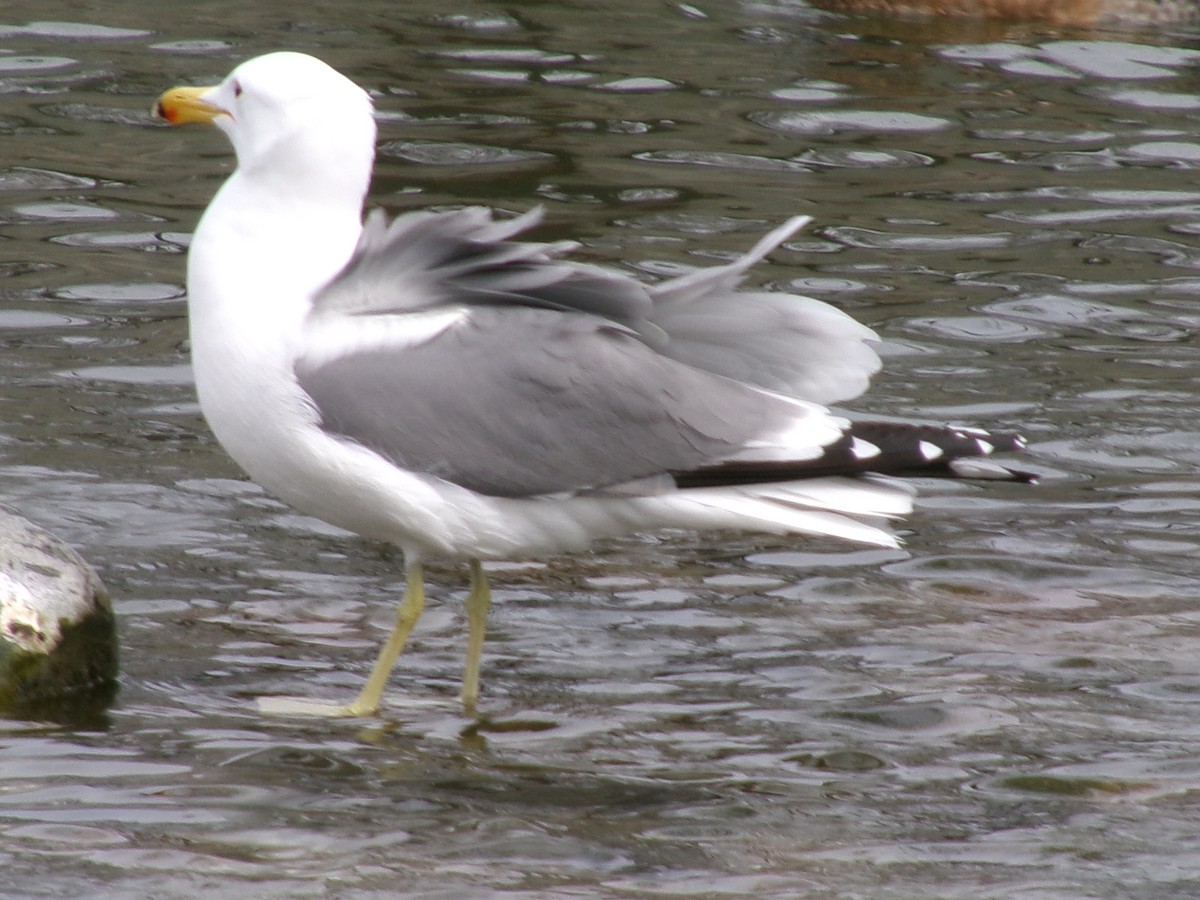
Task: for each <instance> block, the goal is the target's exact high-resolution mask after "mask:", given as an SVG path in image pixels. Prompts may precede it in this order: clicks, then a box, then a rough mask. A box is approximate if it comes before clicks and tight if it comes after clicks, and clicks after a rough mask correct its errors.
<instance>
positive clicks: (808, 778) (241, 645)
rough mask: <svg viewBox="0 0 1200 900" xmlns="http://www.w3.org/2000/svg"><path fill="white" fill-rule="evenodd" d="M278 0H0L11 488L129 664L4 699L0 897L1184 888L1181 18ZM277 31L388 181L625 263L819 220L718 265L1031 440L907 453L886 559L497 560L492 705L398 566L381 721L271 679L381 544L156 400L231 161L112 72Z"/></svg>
mask: <svg viewBox="0 0 1200 900" xmlns="http://www.w3.org/2000/svg"><path fill="white" fill-rule="evenodd" d="M302 6H305V5H302V4H297V5H294V6H288V7H284V6H282V5H280V4H257V5H256V4H233V3H219V2H203V0H200V2H196V3H193V4H189V5H188V6H186V7H183V6H180V7H178V8H174V7H172V8H171V9H170V10H166V9H164V8H163V7H162V5H161V4H158V3H149V2H129V0H127V2H112V3H106V4H104V5H103V13H102V14H101V13H100V12H98V11H97V12H95V13H94V14H92V13H89V15H88V17H87V18H86V19H85V20H83V21H80V17H81V16H82V15H83V13H82V12H80V9H79V7H77V6H76V5H74V4H65V3H46V2H38V3H32V2H12V3H7V4H5V6H4V9H3V12H0V16H3V18H4V21H3V23H0V140H2V141H3V145H2V146H3V147H4V148H5V153H4V156H3V159H2V160H0V225H2V227H0V238H2V240H0V274H2V275H3V281H0V341H2V342H3V353H2V354H0V410H3V416H2V418H0V422H2V425H0V488H2V494H0V496H2V497H3V499H4V500H5V501H6V502H8V503H10V504H12V505H13V506H15V507H16V508H18V509H20V510H21V511H22V512H23V513H24V514H25V515H27V516H29V517H31V518H33V519H35V520H37V521H38V522H40V523H42V524H45V525H47V526H49V527H51V528H53V529H54V530H56V531H57V532H58V533H59V534H60V535H62V536H63V537H65V538H67V539H68V540H70V541H71V542H72V543H73V544H75V545H76V546H77V547H79V548H80V549H81V550H82V551H83V552H84V554H85V555H86V556H87V557H88V558H89V559H91V560H92V561H93V563H94V564H95V565H96V566H97V568H98V569H99V570H100V572H101V574H102V575H103V577H104V578H105V580H106V581H107V583H108V585H109V586H110V588H111V589H112V592H113V595H114V597H115V601H116V606H117V610H118V613H119V615H120V619H121V630H122V642H123V654H124V655H123V668H124V673H123V681H122V689H121V692H120V694H119V696H118V698H117V700H116V703H115V704H114V705H113V707H112V708H111V709H109V710H108V711H107V712H103V711H97V712H96V713H95V714H93V715H91V716H84V717H82V718H79V719H71V720H68V721H65V722H62V721H60V722H44V723H39V722H22V721H9V722H7V723H4V724H2V725H0V887H3V888H4V891H5V893H6V894H7V895H12V896H28V895H45V896H68V895H72V894H74V895H78V896H92V895H95V894H97V893H101V894H103V895H104V896H111V897H145V896H151V895H153V896H155V897H184V896H186V897H192V896H200V895H204V896H232V895H235V894H236V895H239V896H254V897H296V896H313V895H320V896H360V895H363V896H367V895H372V894H376V895H380V896H383V895H388V896H395V895H398V894H399V895H410V896H420V897H462V896H472V897H477V896H478V897H481V896H499V895H512V896H526V897H562V896H608V897H662V896H706V897H708V896H711V897H719V896H742V895H746V894H755V895H758V896H763V897H780V898H784V897H795V896H839V897H896V898H900V897H913V896H926V897H961V896H966V895H971V896H977V897H995V898H1011V897H1084V896H1086V897H1140V898H1145V897H1151V898H1153V897H1182V896H1191V895H1194V894H1195V893H1196V892H1198V891H1200V809H1198V808H1197V806H1196V798H1197V796H1200V795H1198V793H1197V789H1198V788H1200V754H1197V750H1196V748H1197V739H1198V737H1200V734H1198V732H1200V653H1198V652H1197V648H1198V647H1200V634H1198V632H1197V625H1198V624H1200V622H1198V620H1200V603H1198V602H1197V575H1198V574H1200V571H1198V570H1200V563H1197V561H1196V547H1197V532H1198V523H1200V480H1198V479H1197V467H1198V466H1200V429H1198V428H1197V425H1196V419H1195V410H1196V406H1197V401H1196V393H1197V375H1196V371H1197V364H1198V363H1200V351H1198V349H1197V344H1196V331H1197V329H1198V328H1200V312H1198V308H1197V306H1196V304H1195V301H1194V300H1193V296H1194V295H1195V293H1196V292H1197V289H1198V288H1200V274H1198V273H1197V268H1198V267H1200V251H1198V250H1197V247H1198V246H1200V238H1198V233H1200V185H1198V184H1197V179H1196V169H1197V168H1198V167H1200V139H1198V138H1197V137H1196V132H1197V127H1196V125H1197V117H1198V116H1200V95H1197V93H1196V92H1195V88H1196V84H1197V77H1196V72H1197V70H1198V67H1200V52H1198V51H1196V50H1194V49H1192V47H1193V46H1195V45H1196V44H1197V37H1198V36H1200V34H1198V33H1197V32H1194V31H1190V32H1189V31H1182V30H1180V31H1170V30H1162V29H1160V30H1158V31H1154V32H1151V31H1145V32H1142V31H1136V30H1131V31H1123V32H1117V31H1110V32H1099V31H1086V32H1084V31H1069V30H1051V29H1047V28H1034V27H1022V26H1015V25H1014V26H984V25H981V24H978V23H971V22H947V21H942V22H933V23H913V22H905V23H896V22H890V21H887V20H884V19H846V18H838V17H834V16H830V15H825V14H821V13H817V12H815V11H813V10H812V9H810V8H808V7H807V6H805V5H804V4H803V3H800V2H795V0H777V2H744V3H739V4H735V3H695V4H692V3H688V4H683V3H679V4H667V3H661V4H660V3H653V4H647V3H639V2H635V0H626V2H610V3H606V4H593V5H585V4H570V3H565V2H562V3H559V2H548V3H541V4H513V5H509V6H501V5H492V4H488V3H466V2H462V3H459V4H454V3H445V2H441V3H427V2H424V0H411V2H409V3H406V4H394V3H390V2H389V3H385V2H362V3H356V4H351V5H347V4H340V5H338V6H337V7H336V9H335V8H334V7H333V5H330V6H329V8H328V9H327V10H323V9H312V10H304V11H300V10H301V7H302ZM56 8H57V9H56ZM95 9H96V10H99V9H100V7H99V6H96V7H95ZM50 19H61V20H67V21H45V20H50ZM279 47H290V48H295V49H302V50H309V51H313V52H316V53H319V54H320V55H322V56H324V57H325V58H326V59H328V60H329V61H330V62H332V63H333V64H335V65H336V66H338V67H339V68H341V69H343V70H344V71H346V72H347V73H348V74H349V75H350V76H351V77H353V78H354V79H355V80H357V81H358V82H360V83H362V84H364V85H365V86H367V87H369V88H370V89H371V90H373V91H374V92H376V94H377V105H378V108H379V111H380V114H381V135H380V137H381V160H380V168H379V175H378V178H377V182H376V185H375V190H374V200H375V202H377V203H378V204H381V205H383V206H386V207H388V208H391V209H394V210H401V209H409V208H413V207H417V206H421V205H426V204H458V203H479V202H483V203H488V204H492V205H496V206H499V207H502V208H505V209H509V210H523V209H526V208H528V207H529V206H530V205H532V204H534V203H543V204H545V206H546V208H547V211H548V220H549V222H548V225H547V227H546V228H545V229H544V235H545V236H546V237H562V236H568V235H569V236H572V237H576V238H579V239H581V240H582V241H583V244H584V248H583V250H582V251H581V255H582V257H583V258H585V259H589V260H592V261H596V262H602V263H606V264H619V265H624V266H627V267H629V268H630V269H631V270H633V271H637V272H640V273H642V274H643V275H644V276H645V277H659V276H661V275H664V274H668V273H671V272H675V271H678V270H679V267H681V266H688V265H694V264H703V263H707V262H711V261H712V260H714V259H720V258H725V257H727V256H728V255H729V254H731V253H735V252H739V251H741V250H744V249H746V248H747V247H749V246H750V245H751V244H752V243H753V241H754V240H755V238H756V237H757V236H758V235H759V234H760V233H762V232H763V231H765V230H766V229H767V228H769V227H770V226H771V225H774V224H776V223H778V222H779V221H781V220H782V219H783V218H785V217H786V216H788V215H792V214H795V213H808V214H810V215H813V216H814V217H815V222H814V225H813V226H812V227H811V228H810V230H809V231H808V232H807V233H806V234H805V235H804V236H802V237H801V238H800V239H798V240H795V241H793V242H791V243H790V244H789V245H788V247H787V248H786V249H785V250H782V251H780V252H778V253H776V254H775V255H774V256H773V258H772V260H771V262H770V264H769V265H764V266H762V267H761V268H760V269H758V270H757V271H756V273H755V278H756V279H758V280H759V281H760V282H762V283H768V284H770V285H772V286H775V287H778V288H786V289H791V290H795V291H802V292H805V293H809V294H812V295H814V296H818V297H821V298H823V299H826V300H829V301H830V302H832V303H835V304H837V305H838V306H840V307H842V308H844V309H847V310H849V311H850V312H852V313H853V314H854V315H855V316H857V317H858V318H860V319H861V320H863V321H864V322H867V323H868V324H870V325H872V326H873V327H875V328H877V329H878V330H879V331H880V332H881V334H882V335H883V336H884V337H885V338H886V339H887V342H888V344H887V366H886V369H885V371H884V372H883V373H882V374H881V375H880V376H879V378H878V379H877V383H876V385H875V387H874V389H873V390H872V392H871V394H870V395H869V396H868V397H867V398H865V399H864V400H863V401H862V402H861V403H859V404H857V407H858V408H860V409H866V410H870V411H874V412H880V413H888V414H899V415H909V416H918V417H925V418H937V419H942V418H953V419H957V420H962V421H965V422H971V423H978V424H984V425H994V426H1003V427H1019V428H1021V429H1023V430H1024V431H1025V432H1026V433H1027V434H1028V435H1029V437H1030V438H1031V442H1032V445H1033V446H1032V450H1031V453H1030V460H1031V462H1030V466H1031V467H1032V468H1035V469H1037V470H1038V471H1039V472H1041V473H1042V474H1043V475H1044V481H1043V483H1042V484H1041V485H1040V486H1038V487H1036V488H1029V487H1025V486H1020V485H1003V484H1000V485H987V486H978V485H967V484H949V483H925V484H922V485H921V488H922V497H923V499H922V501H921V504H920V508H919V511H918V513H917V514H916V515H914V516H913V518H912V519H911V521H910V522H908V523H907V524H906V526H905V535H906V540H907V544H906V547H905V549H904V550H903V551H902V552H882V551H878V550H870V549H862V548H857V547H848V546H843V545H838V544H834V543H818V542H810V543H783V542H780V541H779V540H776V539H770V538H762V537H757V536H746V535H704V536H697V535H693V534H686V533H680V534H670V535H660V536H654V537H645V538H630V539H627V540H624V541H619V542H615V543H613V544H609V545H606V546H603V547H600V548H597V550H596V552H595V553H593V554H590V555H585V556H582V557H579V558H572V559H554V560H549V561H546V562H543V563H538V564H514V565H511V566H497V567H495V568H494V570H493V580H494V583H495V585H496V588H497V591H496V594H497V598H496V599H497V603H496V606H495V608H494V610H493V615H492V620H491V624H492V633H491V635H490V640H489V644H488V647H487V649H486V653H485V666H484V697H483V704H482V705H483V711H484V717H483V719H482V720H481V721H480V722H478V723H471V722H469V721H467V720H464V719H463V718H461V716H460V715H459V712H458V709H457V706H456V704H455V702H454V696H455V692H456V690H457V682H458V678H459V677H460V672H461V657H462V652H463V633H464V622H463V619H462V614H461V604H460V603H459V602H458V601H460V600H461V598H462V596H463V588H464V586H465V584H464V583H465V573H464V572H462V571H459V570H456V569H452V568H446V569H435V570H434V571H433V573H432V580H433V585H432V588H431V595H432V601H431V608H430V610H429V611H428V613H427V616H426V618H425V620H424V621H423V622H422V625H421V627H420V628H419V630H418V632H417V635H416V639H415V642H414V645H413V647H412V649H411V652H409V653H407V654H406V655H405V657H404V658H403V660H402V663H401V665H400V667H399V668H398V670H397V673H396V675H395V676H394V678H393V682H392V686H391V690H390V692H389V695H388V698H387V709H386V712H385V715H384V716H383V717H382V718H381V719H380V720H378V721H376V722H361V721H355V722H343V721H332V722H330V721H306V720H293V719H279V718H263V717H261V716H260V715H259V714H258V713H257V712H255V710H254V706H253V698H254V697H256V696H259V695H263V694H297V693H302V692H311V693H312V694H314V695H318V696H320V697H322V698H325V699H343V698H348V697H349V696H350V695H351V694H352V693H353V692H354V691H355V690H356V689H357V687H358V686H359V684H360V683H361V680H362V678H363V677H364V676H365V671H366V668H367V666H368V664H369V661H370V659H371V657H372V656H373V653H374V651H375V648H376V646H377V643H378V641H379V640H380V639H381V637H382V636H383V634H384V631H385V630H386V628H387V627H388V625H389V623H390V618H391V611H392V604H393V602H394V600H395V598H396V596H397V593H398V591H399V587H400V576H399V560H398V559H397V558H396V557H395V556H394V555H393V554H391V553H389V552H388V551H387V550H386V549H384V548H380V547H378V546H375V545H368V544H364V543H363V542H361V541H357V540H354V539H348V538H346V537H344V536H342V535H340V534H337V533H335V532H333V531H332V530H331V529H329V528H327V527H325V526H322V525H320V523H317V522H315V521H314V520H311V519H307V518H304V517H302V516H299V515H297V514H295V513H293V512H291V511H289V510H288V509H286V508H285V507H283V506H281V505H280V504H278V503H276V502H274V501H273V500H271V499H270V498H268V497H267V496H265V495H264V494H263V493H262V492H261V491H259V490H258V489H257V488H256V487H255V486H253V485H252V484H249V483H248V482H246V481H244V480H242V479H241V477H240V476H239V474H238V472H237V471H236V469H235V468H234V467H233V466H232V464H231V463H230V462H229V461H228V460H227V459H226V458H225V457H224V456H223V454H222V453H221V451H220V449H219V448H218V447H217V446H216V445H215V443H214V441H213V439H212V438H211V436H210V435H209V434H208V432H207V430H206V429H205V427H204V425H203V423H202V421H201V419H200V417H199V413H198V409H197V407H196V405H195V403H194V400H193V398H192V393H191V384H190V375H189V369H188V365H187V357H186V344H185V338H186V321H185V310H184V300H183V287H182V279H183V263H184V260H183V256H182V252H183V249H184V247H185V246H186V243H187V239H188V234H189V232H190V230H191V229H192V227H193V226H194V224H195V221H196V218H197V216H198V215H199V212H200V210H201V209H202V208H203V206H204V205H205V204H206V203H207V201H208V199H209V197H210V196H211V194H212V192H213V190H214V189H215V188H216V186H217V184H218V183H219V182H220V180H221V179H222V178H223V177H224V174H225V173H226V172H227V171H228V167H229V162H230V155H229V153H228V151H227V150H226V148H225V147H224V145H223V141H222V140H221V138H220V137H219V135H216V134H215V133H208V132H206V131H203V130H191V129H180V130H168V129H164V128H159V127H158V126H157V125H156V124H155V123H154V122H153V121H152V120H151V118H150V116H149V113H148V109H149V107H150V104H151V102H152V101H153V99H154V98H155V97H156V96H157V94H158V93H159V91H160V90H162V89H163V88H164V87H166V86H169V85H171V84H176V83H183V82H192V83H203V82H205V81H208V80H211V79H215V78H217V77H219V76H221V75H223V74H224V73H225V72H226V71H227V70H228V69H229V68H230V67H231V66H232V65H233V63H234V62H235V61H237V60H240V59H242V58H244V57H247V56H251V55H254V54H257V53H259V52H263V51H265V50H268V49H276V48H279Z"/></svg>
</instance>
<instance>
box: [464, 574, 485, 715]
mask: <svg viewBox="0 0 1200 900" xmlns="http://www.w3.org/2000/svg"><path fill="white" fill-rule="evenodd" d="M491 605H492V591H491V588H489V587H488V581H487V576H486V575H485V574H484V573H483V566H482V565H480V563H479V560H477V559H473V560H471V592H470V593H469V594H467V668H466V671H465V672H464V673H463V686H462V704H463V709H464V710H465V711H466V713H467V715H469V716H473V715H475V704H476V702H478V700H479V665H480V659H481V657H482V656H483V635H484V632H485V631H486V630H487V614H488V609H490V608H491Z"/></svg>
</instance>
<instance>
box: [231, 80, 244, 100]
mask: <svg viewBox="0 0 1200 900" xmlns="http://www.w3.org/2000/svg"><path fill="white" fill-rule="evenodd" d="M233 96H234V97H240V96H242V84H241V82H240V81H235V82H234V83H233Z"/></svg>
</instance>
